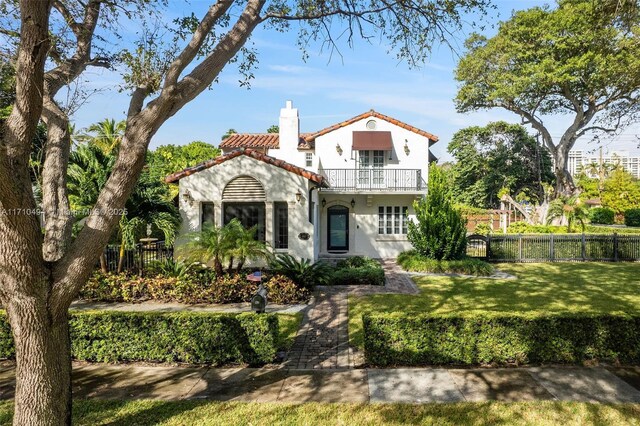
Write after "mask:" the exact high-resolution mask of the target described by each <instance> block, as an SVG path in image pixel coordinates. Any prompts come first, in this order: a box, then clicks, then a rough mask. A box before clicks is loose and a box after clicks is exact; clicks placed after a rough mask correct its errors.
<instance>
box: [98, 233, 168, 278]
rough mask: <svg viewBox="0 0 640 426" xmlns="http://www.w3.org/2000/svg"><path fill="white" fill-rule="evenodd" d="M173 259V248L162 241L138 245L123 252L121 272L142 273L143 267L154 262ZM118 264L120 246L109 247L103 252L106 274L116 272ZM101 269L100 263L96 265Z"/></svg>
mask: <svg viewBox="0 0 640 426" xmlns="http://www.w3.org/2000/svg"><path fill="white" fill-rule="evenodd" d="M166 259H173V246H167V245H166V244H165V243H164V241H156V242H152V243H144V244H142V243H140V244H137V245H136V248H135V249H129V250H125V251H124V256H123V257H122V272H132V273H143V272H144V270H145V267H146V266H147V265H149V263H151V262H154V261H162V260H166ZM119 262H120V246H117V245H110V246H107V248H105V250H104V263H105V266H106V270H107V271H108V272H117V271H118V264H119ZM97 267H98V268H102V262H100V263H98V265H97Z"/></svg>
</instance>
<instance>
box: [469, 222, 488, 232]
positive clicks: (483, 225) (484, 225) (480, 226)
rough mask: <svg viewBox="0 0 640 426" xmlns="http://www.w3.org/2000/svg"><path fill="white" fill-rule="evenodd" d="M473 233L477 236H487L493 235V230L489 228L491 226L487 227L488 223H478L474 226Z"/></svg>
mask: <svg viewBox="0 0 640 426" xmlns="http://www.w3.org/2000/svg"><path fill="white" fill-rule="evenodd" d="M473 232H474V233H476V234H479V235H489V234H491V233H493V229H492V228H491V225H489V224H488V223H486V222H480V223H479V224H477V225H476V227H475V229H474V230H473Z"/></svg>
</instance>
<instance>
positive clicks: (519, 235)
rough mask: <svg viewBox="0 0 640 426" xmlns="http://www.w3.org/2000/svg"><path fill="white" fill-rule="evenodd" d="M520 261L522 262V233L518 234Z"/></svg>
mask: <svg viewBox="0 0 640 426" xmlns="http://www.w3.org/2000/svg"><path fill="white" fill-rule="evenodd" d="M518 261H520V262H522V234H518Z"/></svg>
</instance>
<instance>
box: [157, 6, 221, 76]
mask: <svg viewBox="0 0 640 426" xmlns="http://www.w3.org/2000/svg"><path fill="white" fill-rule="evenodd" d="M231 5H233V0H220V1H217V2H216V3H215V4H213V5H211V7H210V8H209V10H208V12H207V14H206V15H205V16H204V18H202V20H201V21H200V24H198V28H196V30H195V32H194V33H193V37H191V40H190V41H189V44H188V45H187V46H186V47H185V48H184V49H183V50H182V52H180V54H179V55H178V57H177V58H176V59H174V60H173V62H172V63H171V65H170V66H169V69H168V71H167V75H166V77H165V82H164V87H165V88H166V87H168V86H171V85H174V84H176V82H177V81H178V78H179V77H180V74H181V73H182V72H183V71H184V69H185V67H186V66H187V65H189V64H190V63H191V61H193V59H194V58H195V57H196V55H197V54H198V51H199V50H200V48H201V47H202V45H203V43H204V41H205V40H206V38H207V36H208V35H209V34H210V33H211V29H212V28H213V26H214V25H215V24H216V23H217V22H218V20H219V19H220V18H221V17H222V16H223V15H224V14H225V13H227V10H229V8H230V7H231Z"/></svg>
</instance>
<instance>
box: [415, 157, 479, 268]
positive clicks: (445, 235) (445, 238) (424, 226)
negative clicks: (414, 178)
mask: <svg viewBox="0 0 640 426" xmlns="http://www.w3.org/2000/svg"><path fill="white" fill-rule="evenodd" d="M413 207H414V210H415V212H416V219H417V222H414V221H413V220H411V221H410V222H409V225H408V227H409V232H408V234H407V237H408V238H409V241H411V244H412V245H413V247H414V248H415V249H416V251H417V252H418V253H420V254H421V255H422V256H424V257H427V258H429V259H437V260H454V259H462V258H463V257H464V256H465V253H466V249H467V229H466V221H465V220H464V219H463V218H462V214H461V213H460V212H459V211H458V210H456V209H455V208H454V207H453V201H452V199H451V195H450V192H449V188H448V187H447V181H446V179H445V175H444V174H443V173H442V171H440V170H439V169H438V168H437V167H431V169H430V173H429V183H428V192H427V196H426V197H424V198H422V199H421V200H419V201H416V202H415V203H414V205H413Z"/></svg>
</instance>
